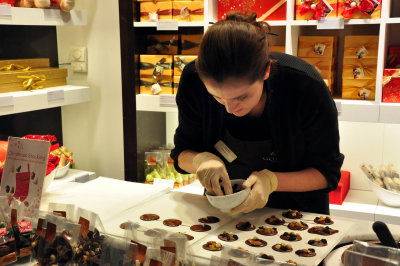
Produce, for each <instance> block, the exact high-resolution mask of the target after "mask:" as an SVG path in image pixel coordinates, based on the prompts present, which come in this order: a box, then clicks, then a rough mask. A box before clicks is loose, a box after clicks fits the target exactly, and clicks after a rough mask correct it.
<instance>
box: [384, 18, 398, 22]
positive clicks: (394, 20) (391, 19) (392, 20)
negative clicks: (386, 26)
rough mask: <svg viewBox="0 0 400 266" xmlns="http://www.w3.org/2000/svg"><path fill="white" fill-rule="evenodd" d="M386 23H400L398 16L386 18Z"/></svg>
mask: <svg viewBox="0 0 400 266" xmlns="http://www.w3.org/2000/svg"><path fill="white" fill-rule="evenodd" d="M386 23H400V18H388V19H387V20H386Z"/></svg>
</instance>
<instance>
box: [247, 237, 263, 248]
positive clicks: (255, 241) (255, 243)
mask: <svg viewBox="0 0 400 266" xmlns="http://www.w3.org/2000/svg"><path fill="white" fill-rule="evenodd" d="M245 243H246V244H247V245H249V246H251V247H257V248H258V247H265V246H266V245H267V242H266V241H264V240H262V239H259V238H257V237H254V238H249V239H247V240H246V242H245Z"/></svg>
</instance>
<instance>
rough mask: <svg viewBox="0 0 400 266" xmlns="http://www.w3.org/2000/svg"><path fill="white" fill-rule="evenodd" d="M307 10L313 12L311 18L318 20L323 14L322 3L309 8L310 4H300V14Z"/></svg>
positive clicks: (305, 12) (302, 14)
mask: <svg viewBox="0 0 400 266" xmlns="http://www.w3.org/2000/svg"><path fill="white" fill-rule="evenodd" d="M320 3H322V2H320ZM308 12H313V16H312V18H311V19H312V20H314V19H315V20H319V19H320V18H321V17H322V15H323V14H324V8H323V7H322V4H318V5H317V6H316V7H315V8H314V9H312V8H311V5H302V6H301V9H300V15H301V16H304V15H305V14H307V13H308Z"/></svg>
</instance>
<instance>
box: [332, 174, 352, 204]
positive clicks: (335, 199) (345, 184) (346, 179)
mask: <svg viewBox="0 0 400 266" xmlns="http://www.w3.org/2000/svg"><path fill="white" fill-rule="evenodd" d="M340 173H341V177H340V181H339V184H338V187H337V189H336V190H334V191H331V192H330V193H329V203H330V204H336V205H342V204H343V201H344V199H345V198H346V196H347V193H348V192H349V189H350V172H347V171H340Z"/></svg>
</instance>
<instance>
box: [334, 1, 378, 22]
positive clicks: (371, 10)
mask: <svg viewBox="0 0 400 266" xmlns="http://www.w3.org/2000/svg"><path fill="white" fill-rule="evenodd" d="M381 6H382V0H338V17H343V18H344V19H357V18H362V19H370V18H380V17H381Z"/></svg>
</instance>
